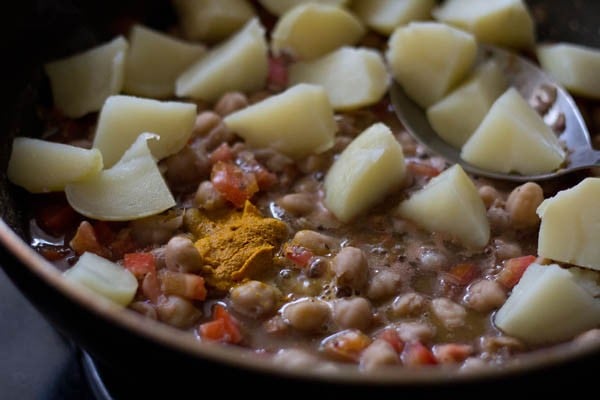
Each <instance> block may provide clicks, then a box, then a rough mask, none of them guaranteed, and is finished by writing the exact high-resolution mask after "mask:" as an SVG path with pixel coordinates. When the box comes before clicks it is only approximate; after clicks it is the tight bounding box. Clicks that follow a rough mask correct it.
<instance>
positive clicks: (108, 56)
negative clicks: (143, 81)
mask: <svg viewBox="0 0 600 400" xmlns="http://www.w3.org/2000/svg"><path fill="white" fill-rule="evenodd" d="M128 46H129V45H128V43H127V40H126V39H125V38H124V37H122V36H117V37H116V38H115V39H113V40H111V41H110V42H108V43H104V44H102V45H99V46H96V47H94V48H92V49H89V50H86V51H84V52H81V53H77V54H75V55H72V56H70V57H67V58H63V59H60V60H56V61H52V62H49V63H46V64H45V65H44V69H45V71H46V74H47V75H48V78H49V79H50V87H51V90H52V97H53V100H54V106H55V107H56V108H58V109H59V110H60V111H61V112H62V113H63V114H64V115H65V116H67V117H70V118H79V117H82V116H84V115H86V114H88V113H90V112H95V111H98V110H100V108H101V107H102V104H104V101H105V100H106V99H107V98H108V97H109V96H111V95H114V94H117V93H119V92H120V91H121V89H122V88H123V80H124V75H125V59H126V54H127V48H128Z"/></svg>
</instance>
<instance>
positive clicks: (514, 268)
mask: <svg viewBox="0 0 600 400" xmlns="http://www.w3.org/2000/svg"><path fill="white" fill-rule="evenodd" d="M536 258H537V257H536V256H532V255H528V256H521V257H515V258H510V259H508V260H506V261H504V265H503V267H502V269H501V270H500V272H499V273H498V275H497V276H496V279H497V281H498V282H500V283H501V284H502V285H504V286H505V287H507V288H509V289H511V288H513V287H514V286H515V285H516V284H517V283H518V282H519V280H521V277H522V276H523V273H525V270H526V269H527V267H529V265H530V264H531V263H533V262H534V261H535V259H536Z"/></svg>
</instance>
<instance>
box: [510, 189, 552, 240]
mask: <svg viewBox="0 0 600 400" xmlns="http://www.w3.org/2000/svg"><path fill="white" fill-rule="evenodd" d="M542 201H544V192H543V190H542V187H541V186H540V185H538V184H537V183H535V182H527V183H524V184H523V185H520V186H518V187H516V188H515V189H514V190H513V191H512V192H511V193H510V194H509V195H508V199H507V200H506V211H508V214H509V215H510V221H511V224H512V225H513V226H514V227H515V228H517V229H525V228H533V227H535V226H536V225H537V224H538V223H539V222H540V218H539V217H538V215H537V213H536V210H537V208H538V206H539V205H540V204H541V203H542Z"/></svg>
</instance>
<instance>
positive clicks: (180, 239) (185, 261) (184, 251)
mask: <svg viewBox="0 0 600 400" xmlns="http://www.w3.org/2000/svg"><path fill="white" fill-rule="evenodd" d="M165 263H166V265H167V268H169V269H170V270H172V271H180V272H193V271H198V270H199V269H200V268H201V267H202V265H203V260H202V256H201V255H200V253H199V252H198V249H196V246H194V242H192V241H191V239H189V238H187V237H184V236H174V237H173V238H171V240H169V242H168V243H167V248H166V250H165Z"/></svg>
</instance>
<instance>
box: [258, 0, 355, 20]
mask: <svg viewBox="0 0 600 400" xmlns="http://www.w3.org/2000/svg"><path fill="white" fill-rule="evenodd" d="M349 1H350V0H258V2H259V3H260V4H261V5H262V6H263V7H264V8H266V9H267V10H268V11H269V12H270V13H271V14H273V15H276V16H281V15H283V14H284V13H285V12H287V11H288V10H290V9H292V8H294V7H296V6H297V5H300V4H304V3H310V2H313V3H321V4H330V5H332V6H338V7H343V6H345V5H347V4H348V3H349ZM361 1H362V0H361Z"/></svg>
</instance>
